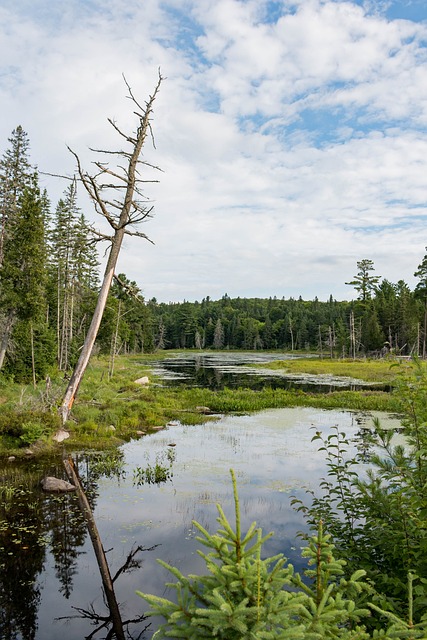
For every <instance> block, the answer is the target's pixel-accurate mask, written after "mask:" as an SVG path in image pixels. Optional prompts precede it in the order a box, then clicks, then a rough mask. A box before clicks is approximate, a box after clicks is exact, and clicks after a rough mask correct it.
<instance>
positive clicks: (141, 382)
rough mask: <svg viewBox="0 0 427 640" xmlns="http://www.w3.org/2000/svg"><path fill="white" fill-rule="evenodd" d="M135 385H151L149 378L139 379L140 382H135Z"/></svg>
mask: <svg viewBox="0 0 427 640" xmlns="http://www.w3.org/2000/svg"><path fill="white" fill-rule="evenodd" d="M135 384H142V385H144V384H150V380H149V378H148V376H142V378H138V380H135Z"/></svg>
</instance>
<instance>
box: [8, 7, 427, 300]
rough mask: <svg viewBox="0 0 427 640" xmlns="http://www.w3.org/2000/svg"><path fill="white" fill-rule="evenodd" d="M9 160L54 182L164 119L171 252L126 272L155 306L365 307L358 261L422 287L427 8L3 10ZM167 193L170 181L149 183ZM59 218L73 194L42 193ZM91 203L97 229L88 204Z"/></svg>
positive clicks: (132, 261)
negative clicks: (11, 140) (138, 119)
mask: <svg viewBox="0 0 427 640" xmlns="http://www.w3.org/2000/svg"><path fill="white" fill-rule="evenodd" d="M0 25H1V27H0V105H1V113H2V118H1V120H0V153H2V152H3V151H4V150H5V149H6V147H7V145H8V142H7V139H8V137H9V136H10V133H11V131H12V129H13V128H14V127H16V125H17V124H21V125H22V126H23V127H24V129H25V130H26V131H27V132H28V134H29V137H30V142H31V155H32V160H33V162H34V163H36V164H37V165H38V166H39V168H40V169H41V170H42V171H46V172H51V173H61V174H67V175H72V173H73V171H74V169H75V167H74V163H73V158H72V156H71V155H70V154H69V152H68V151H67V148H66V147H67V145H69V146H70V147H71V148H72V149H73V150H74V151H76V152H77V153H78V154H79V156H80V157H81V160H82V162H83V164H84V165H85V166H87V167H88V168H89V167H90V162H91V160H92V159H93V158H92V157H91V155H90V153H89V151H88V148H89V147H98V148H111V149H117V148H118V147H120V145H121V141H120V140H118V139H117V137H116V135H115V133H114V131H113V129H112V128H111V127H109V125H108V123H107V118H108V117H111V118H114V119H115V120H116V121H117V123H118V124H119V125H120V126H121V127H122V129H126V130H132V129H133V127H134V124H135V122H134V120H133V118H132V111H131V109H130V108H129V101H128V100H126V88H125V86H124V83H123V80H122V73H125V75H126V78H127V79H128V81H129V83H130V84H131V86H132V89H133V91H134V93H135V94H136V95H137V96H138V98H139V100H140V101H144V100H145V99H146V97H147V96H148V94H149V93H150V92H151V91H152V89H153V88H154V85H155V83H156V79H157V73H158V69H159V68H160V69H161V72H162V75H163V76H164V77H165V81H164V82H163V84H162V88H161V92H160V94H159V96H158V98H157V100H156V103H155V113H154V120H153V130H154V134H155V141H156V149H153V148H151V147H150V146H147V148H146V149H145V150H144V151H145V156H144V157H145V159H147V160H148V161H150V162H152V163H153V164H155V165H158V166H160V167H161V168H162V170H163V172H162V173H161V174H159V175H156V176H155V177H156V178H158V179H159V183H158V184H147V190H146V193H147V196H148V197H149V198H150V199H152V200H153V203H154V207H155V217H154V218H153V219H152V220H150V221H149V222H148V223H147V224H146V225H145V226H144V229H143V231H144V232H145V233H146V234H147V235H148V236H149V237H150V238H151V239H152V240H153V241H154V243H155V244H154V245H151V244H149V243H147V242H144V241H143V240H137V239H132V240H129V241H127V242H126V244H125V246H124V249H123V252H122V256H121V258H120V263H119V267H118V270H119V271H121V272H124V273H126V274H127V275H128V277H130V278H131V279H134V280H136V281H137V282H138V284H139V285H140V286H141V287H142V290H143V292H144V294H145V296H146V297H147V298H151V297H156V298H157V299H158V300H164V301H169V300H171V301H179V300H183V299H186V300H195V299H198V300H200V299H202V298H203V297H205V296H208V295H209V296H210V297H211V298H213V299H215V298H218V297H221V296H222V295H223V294H224V293H228V295H230V296H242V297H244V296H258V297H268V296H278V297H282V296H285V297H290V296H294V297H298V296H300V295H301V296H302V297H303V298H305V299H313V298H314V297H315V296H318V297H319V298H320V299H327V298H328V297H329V295H331V294H332V295H333V296H334V297H335V298H337V299H350V298H351V297H353V296H354V291H353V290H352V289H351V288H350V287H348V286H346V285H345V282H346V281H349V280H350V279H351V278H352V276H353V275H354V274H355V273H356V262H357V261H358V260H361V259H364V258H368V259H371V260H373V261H374V264H375V267H376V272H377V274H378V275H381V276H382V277H384V278H387V279H389V280H391V281H392V282H396V281H397V280H399V279H404V280H405V281H406V282H408V284H409V285H410V286H414V284H415V280H414V278H413V273H414V271H415V270H416V268H417V266H418V264H419V263H420V262H421V260H422V258H423V256H424V254H425V247H426V245H427V233H426V217H427V3H426V2H425V0H412V1H411V0H407V1H402V0H399V1H396V2H393V1H382V0H367V1H366V2H364V1H363V0H360V1H358V2H355V1H352V2H351V1H344V0H335V1H331V0H281V1H274V2H268V1H264V0H246V1H237V0H215V2H214V1H212V0H197V1H195V0H194V1H193V0H164V1H160V0H137V1H134V2H129V1H128V0H126V1H125V0H103V1H102V2H101V1H100V0H91V1H85V2H82V1H78V0H67V1H64V0H57V1H56V2H48V0H31V1H30V0H13V1H12V0H0ZM150 177H152V176H150ZM42 181H43V186H45V187H46V188H47V189H48V192H49V194H50V196H51V199H52V203H53V206H55V205H56V202H57V200H58V199H59V197H60V196H61V194H62V193H63V191H64V190H65V188H66V186H67V185H66V184H65V183H63V182H61V181H60V180H58V179H53V178H49V177H47V176H45V177H43V178H42ZM80 204H81V207H82V209H83V210H84V212H85V214H86V215H87V217H88V218H90V219H91V220H93V221H94V222H96V223H97V224H98V223H99V225H100V226H101V227H102V224H103V223H102V221H101V220H100V221H97V220H96V218H95V215H94V214H93V213H92V210H91V207H90V204H89V203H88V202H87V201H86V200H85V198H84V196H83V194H82V196H81V200H80Z"/></svg>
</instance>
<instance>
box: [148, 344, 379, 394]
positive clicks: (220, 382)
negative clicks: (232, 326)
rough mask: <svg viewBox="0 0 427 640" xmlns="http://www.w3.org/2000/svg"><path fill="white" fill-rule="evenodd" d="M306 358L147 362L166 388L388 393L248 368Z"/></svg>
mask: <svg viewBox="0 0 427 640" xmlns="http://www.w3.org/2000/svg"><path fill="white" fill-rule="evenodd" d="M302 357H304V358H305V359H307V357H310V356H301V355H294V354H291V353H276V352H274V353H268V352H256V351H250V352H240V353H239V352H226V351H220V352H207V353H198V352H196V353H191V352H184V353H182V354H179V355H174V356H171V357H169V358H168V357H165V358H164V359H162V360H160V361H158V360H157V361H155V360H153V361H152V362H150V363H149V365H150V366H151V368H152V370H153V373H154V374H156V375H158V376H160V377H161V379H162V384H164V385H166V386H198V387H207V388H209V389H214V390H218V389H223V388H224V387H228V388H230V389H236V388H238V387H245V388H250V389H254V390H257V389H262V388H263V387H265V386H269V387H272V388H273V389H277V388H279V389H288V390H294V389H299V390H300V391H306V392H311V393H313V392H318V393H328V392H331V391H336V390H340V391H343V390H348V391H355V390H358V389H361V388H362V387H363V388H364V389H383V390H389V388H388V386H387V385H383V384H372V383H367V382H364V381H363V380H356V379H354V378H350V377H344V376H333V375H331V374H320V375H319V374H310V373H304V374H298V373H287V372H286V371H285V370H283V369H282V370H281V369H268V368H264V367H262V368H257V367H253V366H250V365H254V364H263V365H265V364H267V363H268V362H273V361H274V360H295V359H299V358H302Z"/></svg>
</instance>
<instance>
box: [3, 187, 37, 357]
mask: <svg viewBox="0 0 427 640" xmlns="http://www.w3.org/2000/svg"><path fill="white" fill-rule="evenodd" d="M45 284H46V246H45V229H44V216H43V203H42V199H41V197H40V191H39V188H38V184H37V176H36V175H34V176H33V180H32V184H31V186H27V187H25V188H24V191H23V193H22V195H21V196H20V197H19V201H18V206H17V209H16V211H15V213H14V217H13V220H10V221H9V223H8V233H7V236H6V237H5V241H4V256H3V264H2V268H1V272H0V301H1V306H2V309H3V310H4V312H5V316H6V325H5V327H4V329H3V334H2V340H1V345H0V367H1V366H3V363H4V358H5V355H6V352H7V348H8V345H9V340H10V336H11V332H12V327H13V325H14V323H15V321H16V320H22V321H27V322H29V323H30V324H31V327H30V329H29V330H31V331H33V326H34V323H36V322H37V321H40V320H42V319H44V310H45V306H46V305H45Z"/></svg>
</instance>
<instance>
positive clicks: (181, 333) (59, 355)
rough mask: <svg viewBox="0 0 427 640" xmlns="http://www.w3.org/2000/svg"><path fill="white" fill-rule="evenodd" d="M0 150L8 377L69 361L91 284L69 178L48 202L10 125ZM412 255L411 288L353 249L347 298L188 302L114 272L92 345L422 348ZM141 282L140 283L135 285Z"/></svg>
mask: <svg viewBox="0 0 427 640" xmlns="http://www.w3.org/2000/svg"><path fill="white" fill-rule="evenodd" d="M8 142H9V144H8V146H7V148H6V150H5V151H4V153H3V155H2V156H1V160H0V225H1V226H0V308H1V318H0V369H1V371H2V374H3V376H6V378H10V379H13V380H14V381H15V382H28V381H31V380H32V381H33V382H34V383H36V381H37V380H40V379H44V378H45V377H46V375H48V374H49V371H50V369H51V368H52V367H55V368H58V369H59V370H60V371H64V372H65V371H67V370H69V369H71V368H72V367H73V366H74V365H75V362H76V359H77V357H78V354H79V350H80V349H81V346H82V344H83V342H84V339H85V336H86V332H87V329H88V326H89V323H90V320H91V317H92V314H93V310H94V308H95V304H96V300H97V295H98V292H99V287H100V263H99V257H98V248H97V240H99V238H97V235H96V232H95V230H94V229H93V227H92V225H91V224H90V223H89V222H88V218H87V216H86V215H85V213H84V212H83V211H81V210H80V208H79V206H78V193H77V191H78V189H77V188H78V180H77V179H70V180H69V181H68V183H67V184H66V185H65V187H66V188H65V189H64V193H63V196H62V198H61V199H60V200H59V201H58V202H57V203H56V204H54V203H52V202H51V201H50V199H49V195H48V193H47V192H46V191H43V192H41V191H40V187H39V174H38V170H37V168H36V166H35V165H34V164H32V163H31V161H30V141H29V138H28V135H27V134H26V132H25V131H24V130H23V128H22V127H21V126H18V127H16V129H14V130H13V131H12V134H11V137H10V138H9V141H8ZM420 258H421V262H420V264H419V265H418V266H417V265H414V275H415V276H416V278H417V279H418V282H417V284H416V286H415V289H414V290H411V289H410V287H409V286H408V285H407V284H406V283H405V282H404V281H403V280H399V281H398V282H397V283H393V282H390V281H389V280H387V279H386V278H381V277H380V276H378V275H376V273H375V266H374V263H373V261H372V260H369V259H361V260H360V261H359V262H357V265H356V268H355V270H356V274H355V276H354V278H353V280H352V281H351V282H349V283H347V284H348V285H349V286H351V287H352V289H350V288H349V297H350V296H353V297H354V296H356V299H355V300H351V301H337V300H334V299H333V298H332V296H331V297H330V298H329V300H327V301H320V300H318V299H317V298H315V299H314V300H311V301H307V300H303V299H302V298H301V297H300V298H298V299H293V298H289V299H286V298H285V297H284V296H283V297H276V296H275V297H273V298H268V299H261V298H239V297H238V298H230V297H229V296H228V295H227V294H224V295H223V297H222V298H221V299H220V300H211V299H210V297H209V296H206V298H203V300H201V301H200V302H199V301H195V302H188V301H184V302H169V303H164V302H160V303H159V302H157V301H156V299H155V298H153V299H150V300H145V299H144V297H143V295H142V292H141V288H140V286H141V285H140V286H139V285H138V284H137V283H136V282H134V281H130V280H129V279H128V278H127V277H126V275H125V274H117V275H116V276H115V278H114V281H113V284H112V287H111V290H110V294H109V299H108V302H107V305H106V309H105V312H104V316H103V320H102V323H101V326H100V330H99V333H98V337H97V342H96V347H95V350H96V352H97V353H104V354H110V356H111V357H112V358H114V357H115V356H116V355H118V354H135V353H144V352H146V353H148V352H153V351H156V350H163V349H176V348H186V349H245V350H252V349H264V350H274V349H280V350H286V351H294V350H300V351H301V350H302V351H315V352H318V353H319V354H321V355H325V356H327V355H329V356H330V357H336V358H339V357H352V358H356V357H360V356H366V355H367V356H371V357H377V356H380V355H384V354H386V353H394V354H400V355H419V356H422V357H425V355H426V319H427V255H426V256H424V258H422V257H420ZM142 286H143V284H142Z"/></svg>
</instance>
